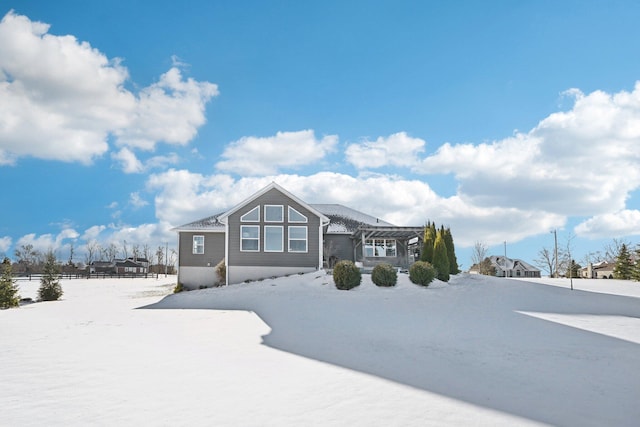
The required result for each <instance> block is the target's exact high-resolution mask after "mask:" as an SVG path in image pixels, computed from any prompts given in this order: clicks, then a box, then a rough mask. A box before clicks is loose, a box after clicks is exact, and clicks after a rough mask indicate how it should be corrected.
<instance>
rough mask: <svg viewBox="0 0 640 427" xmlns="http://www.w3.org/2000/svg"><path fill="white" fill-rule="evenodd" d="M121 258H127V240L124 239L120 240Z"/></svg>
mask: <svg viewBox="0 0 640 427" xmlns="http://www.w3.org/2000/svg"><path fill="white" fill-rule="evenodd" d="M122 258H124V259H127V258H129V249H128V248H127V241H126V240H123V241H122Z"/></svg>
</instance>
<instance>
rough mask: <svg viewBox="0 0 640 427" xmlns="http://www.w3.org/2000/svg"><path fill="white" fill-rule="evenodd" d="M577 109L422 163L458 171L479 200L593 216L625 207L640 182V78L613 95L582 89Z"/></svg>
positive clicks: (445, 150) (443, 150)
mask: <svg viewBox="0 0 640 427" xmlns="http://www.w3.org/2000/svg"><path fill="white" fill-rule="evenodd" d="M569 94H572V95H574V96H575V104H574V106H573V108H572V109H571V110H569V111H567V112H559V113H554V114H551V115H550V116H549V117H547V118H545V119H544V120H542V121H541V122H540V123H539V124H538V126H536V127H535V128H534V129H532V130H531V131H530V132H528V133H516V134H515V135H514V136H513V137H510V138H506V139H503V140H499V141H495V142H492V143H483V144H479V145H472V144H457V145H452V144H444V145H443V146H442V147H440V148H439V149H438V151H437V152H436V154H434V155H433V156H429V157H427V158H426V159H424V161H423V170H426V171H427V172H428V173H453V174H455V176H456V178H457V179H458V181H459V182H460V186H459V194H460V195H462V196H464V197H465V198H468V199H469V200H470V201H471V202H472V203H473V204H475V205H478V206H486V207H489V206H502V207H513V208H517V209H523V210H529V211H533V210H542V211H547V212H555V213H558V214H560V215H580V216H590V215H597V214H604V213H608V212H611V211H617V210H621V209H623V208H624V207H625V201H626V199H627V198H628V196H629V194H630V193H631V192H632V191H633V190H635V189H637V188H638V187H639V186H640V168H638V164H639V163H640V144H638V138H639V137H640V83H638V84H636V86H635V88H634V90H633V91H632V92H625V91H622V92H619V93H616V94H613V95H609V94H606V93H604V92H600V91H597V92H593V93H591V94H589V95H584V94H582V93H581V92H579V91H577V90H572V91H570V92H569Z"/></svg>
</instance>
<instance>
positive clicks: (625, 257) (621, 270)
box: [613, 243, 633, 280]
mask: <svg viewBox="0 0 640 427" xmlns="http://www.w3.org/2000/svg"><path fill="white" fill-rule="evenodd" d="M632 270H633V260H632V259H631V254H629V250H628V249H627V245H626V244H624V243H623V244H622V246H620V252H618V256H617V257H616V265H615V266H614V267H613V277H614V278H615V279H621V280H631V273H632Z"/></svg>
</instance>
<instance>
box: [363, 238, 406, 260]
mask: <svg viewBox="0 0 640 427" xmlns="http://www.w3.org/2000/svg"><path fill="white" fill-rule="evenodd" d="M377 242H382V245H380V244H377ZM387 242H393V245H387ZM376 248H382V250H383V255H378V254H377V251H376ZM391 248H393V255H389V254H388V252H387V251H388V250H389V249H391ZM367 251H370V252H367ZM364 256H365V257H367V258H397V257H398V240H397V239H376V238H373V239H365V241H364Z"/></svg>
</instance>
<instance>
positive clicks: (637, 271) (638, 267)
mask: <svg viewBox="0 0 640 427" xmlns="http://www.w3.org/2000/svg"><path fill="white" fill-rule="evenodd" d="M631 278H632V279H633V280H635V281H636V282H640V247H638V248H637V249H636V260H635V262H634V263H633V270H632V271H631Z"/></svg>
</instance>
